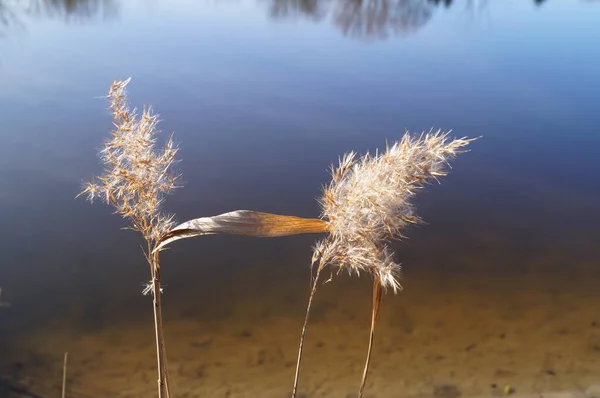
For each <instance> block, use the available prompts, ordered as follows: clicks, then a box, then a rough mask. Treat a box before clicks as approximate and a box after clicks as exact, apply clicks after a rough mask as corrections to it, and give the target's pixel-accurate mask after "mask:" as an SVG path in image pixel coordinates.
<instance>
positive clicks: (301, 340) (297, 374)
mask: <svg viewBox="0 0 600 398" xmlns="http://www.w3.org/2000/svg"><path fill="white" fill-rule="evenodd" d="M322 269H323V267H322V266H321V264H319V266H318V268H317V274H316V275H315V279H314V280H313V282H312V288H311V291H310V296H309V297H308V305H307V306H306V315H305V317H304V325H302V334H301V335H300V346H299V347H298V359H297V361H296V373H295V375H294V388H293V389H292V398H296V394H297V392H298V380H299V378H300V362H301V361H302V350H303V348H304V339H305V337H306V327H307V325H308V317H309V315H310V307H311V306H312V301H313V297H314V296H315V293H316V292H317V282H318V280H319V275H320V274H321V270H322Z"/></svg>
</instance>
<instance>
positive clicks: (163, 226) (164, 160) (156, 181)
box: [80, 79, 180, 397]
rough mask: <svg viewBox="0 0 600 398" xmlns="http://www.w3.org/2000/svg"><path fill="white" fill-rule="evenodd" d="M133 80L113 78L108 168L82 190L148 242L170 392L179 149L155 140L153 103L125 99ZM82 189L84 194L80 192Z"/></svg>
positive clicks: (163, 383) (161, 368)
mask: <svg viewBox="0 0 600 398" xmlns="http://www.w3.org/2000/svg"><path fill="white" fill-rule="evenodd" d="M128 83H129V79H128V80H125V81H115V82H113V83H112V85H111V87H110V90H109V93H108V99H109V102H110V109H111V111H112V114H113V118H114V122H113V124H114V126H115V130H113V131H112V132H111V136H112V137H111V139H109V140H107V141H106V142H105V143H104V147H103V149H102V150H101V151H100V158H101V160H102V163H103V164H104V166H105V169H104V173H103V174H102V175H101V176H99V177H97V178H96V179H95V180H94V181H93V182H89V183H87V184H86V186H85V189H84V190H83V191H82V192H81V194H85V195H87V197H88V199H89V200H90V201H92V202H93V201H94V200H95V199H100V200H102V201H104V202H105V203H107V204H109V205H111V206H113V207H114V208H115V209H116V213H117V214H120V215H121V216H123V217H125V218H126V219H128V220H129V222H130V225H129V227H128V228H129V229H133V230H135V231H138V232H140V233H141V234H142V236H143V237H144V240H145V241H146V249H145V255H146V259H147V261H148V264H149V266H150V274H151V280H150V282H149V283H148V284H147V286H146V289H145V290H144V292H145V293H152V295H153V299H154V305H153V308H154V329H155V335H156V353H157V367H158V393H159V397H162V396H163V394H165V396H166V397H169V383H168V380H169V378H168V369H167V358H166V349H165V344H164V337H163V327H162V306H161V293H162V289H161V286H160V280H161V272H160V271H161V268H160V260H159V252H160V250H155V249H156V247H157V245H158V242H159V240H160V238H161V237H162V236H163V235H164V234H165V233H166V232H168V231H169V230H170V229H171V228H172V227H173V225H174V224H173V216H172V215H169V214H167V213H165V212H164V211H163V210H162V204H163V201H164V199H165V196H166V195H167V194H169V193H171V192H172V191H173V190H174V189H175V188H177V187H178V185H177V180H178V179H179V177H180V175H179V174H176V173H174V172H173V165H174V163H175V161H176V155H177V151H178V148H177V146H176V145H175V143H174V142H173V136H172V135H171V136H170V137H169V138H168V139H167V141H166V143H165V144H164V146H163V147H158V145H157V134H158V131H157V129H156V127H157V123H158V115H156V114H154V113H153V112H152V109H151V108H150V107H147V108H144V109H143V111H142V113H141V115H138V113H137V111H136V110H135V109H132V108H131V107H130V105H129V102H128V99H127V91H126V87H127V84H128ZM81 194H80V195H81Z"/></svg>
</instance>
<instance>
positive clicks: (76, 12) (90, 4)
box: [29, 0, 117, 22]
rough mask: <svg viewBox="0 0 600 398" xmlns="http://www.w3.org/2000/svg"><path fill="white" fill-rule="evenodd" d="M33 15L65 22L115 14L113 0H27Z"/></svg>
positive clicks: (110, 16) (104, 17)
mask: <svg viewBox="0 0 600 398" xmlns="http://www.w3.org/2000/svg"><path fill="white" fill-rule="evenodd" d="M29 3H30V12H31V14H33V15H36V16H41V17H44V18H49V19H59V20H62V21H65V22H76V21H78V22H81V21H90V20H93V19H111V18H114V17H115V16H116V14H117V3H116V1H115V0H29Z"/></svg>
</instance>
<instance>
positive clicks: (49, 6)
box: [0, 0, 118, 37]
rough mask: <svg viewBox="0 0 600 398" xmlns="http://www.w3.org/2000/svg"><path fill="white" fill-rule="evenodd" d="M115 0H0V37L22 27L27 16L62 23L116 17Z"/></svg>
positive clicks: (116, 7)
mask: <svg viewBox="0 0 600 398" xmlns="http://www.w3.org/2000/svg"><path fill="white" fill-rule="evenodd" d="M117 1H118V0H0V37H2V36H4V35H6V34H7V33H9V32H14V31H15V30H22V29H24V28H25V26H26V25H25V20H26V19H27V18H31V17H36V18H47V19H57V20H61V21H64V22H67V23H68V22H83V21H91V20H93V19H96V18H102V19H110V18H113V17H115V16H116V14H117V10H118V6H117Z"/></svg>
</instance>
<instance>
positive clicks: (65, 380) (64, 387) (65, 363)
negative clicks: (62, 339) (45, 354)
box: [61, 352, 69, 398]
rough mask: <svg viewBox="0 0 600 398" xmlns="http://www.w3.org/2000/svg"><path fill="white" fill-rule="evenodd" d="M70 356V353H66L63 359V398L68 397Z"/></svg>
mask: <svg viewBox="0 0 600 398" xmlns="http://www.w3.org/2000/svg"><path fill="white" fill-rule="evenodd" d="M68 356H69V353H68V352H65V356H64V358H63V378H62V394H61V398H66V396H67V358H68Z"/></svg>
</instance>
